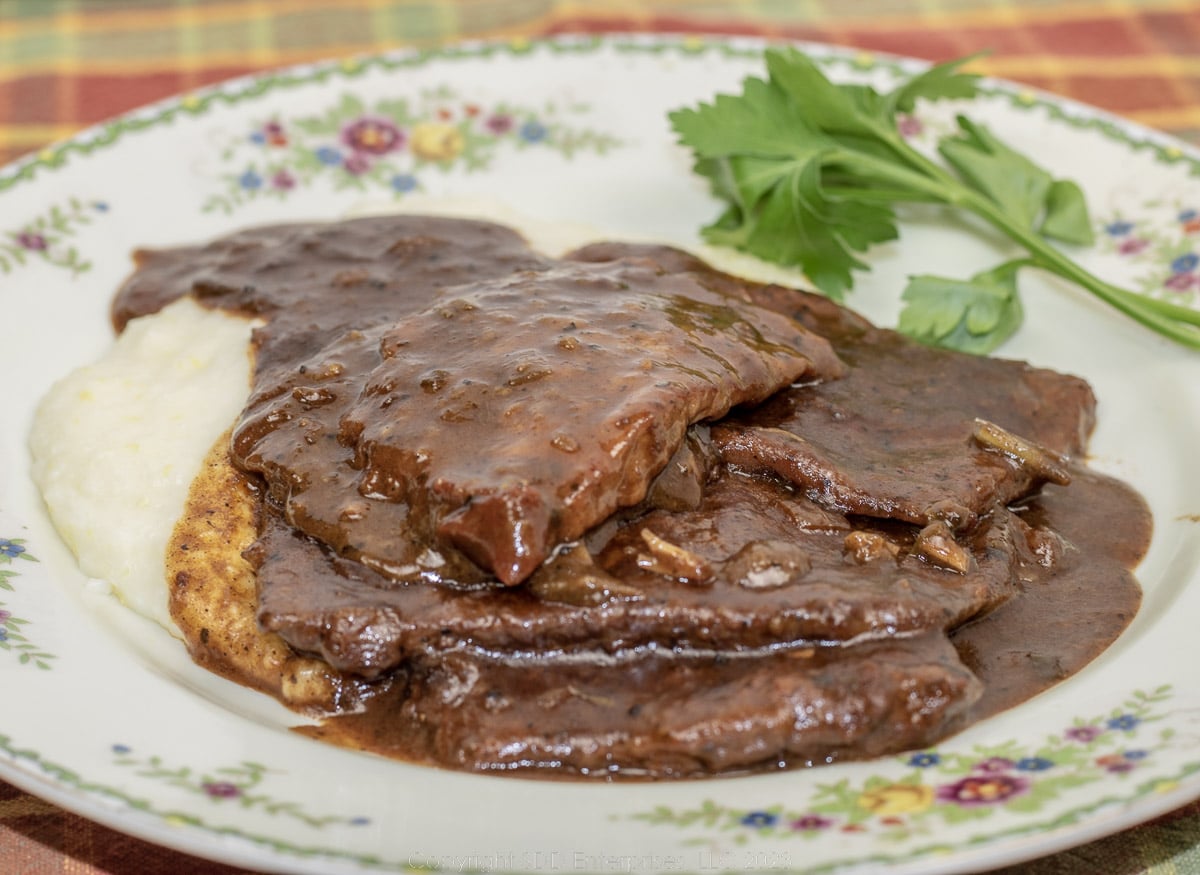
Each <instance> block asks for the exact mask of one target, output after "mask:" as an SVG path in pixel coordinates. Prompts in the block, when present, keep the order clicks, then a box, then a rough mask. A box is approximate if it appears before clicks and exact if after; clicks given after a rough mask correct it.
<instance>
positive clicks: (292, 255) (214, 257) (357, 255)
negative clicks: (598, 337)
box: [112, 215, 547, 364]
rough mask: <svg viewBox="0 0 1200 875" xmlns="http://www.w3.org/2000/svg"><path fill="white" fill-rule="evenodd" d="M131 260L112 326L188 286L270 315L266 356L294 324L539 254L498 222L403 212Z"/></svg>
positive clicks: (367, 319) (360, 317)
mask: <svg viewBox="0 0 1200 875" xmlns="http://www.w3.org/2000/svg"><path fill="white" fill-rule="evenodd" d="M135 261H136V263H137V266H138V269H137V271H136V272H135V273H134V274H133V275H132V276H130V277H129V279H128V280H127V281H126V282H125V284H124V285H123V286H122V287H121V290H120V292H119V293H118V294H117V296H116V298H115V299H114V301H113V307H112V319H113V323H114V324H115V325H116V327H117V329H118V330H120V329H122V328H124V326H125V323H126V322H128V321H129V320H130V319H132V318H134V317H136V316H142V315H145V314H146V313H153V312H155V311H157V310H159V309H161V308H162V307H163V306H165V305H166V304H168V303H170V302H171V301H173V300H175V299H176V298H180V297H183V296H184V295H189V294H191V295H195V296H196V298H197V299H199V300H200V301H202V302H203V303H204V304H206V305H207V306H211V307H214V308H217V307H219V308H221V309H224V310H233V311H236V312H242V313H255V314H262V315H264V316H265V317H267V318H269V319H270V320H271V322H272V323H273V330H271V331H269V332H267V333H266V334H265V335H262V336H260V337H259V339H258V344H259V347H260V350H259V352H260V357H261V356H263V355H265V356H266V358H265V359H263V361H264V362H265V363H267V364H269V363H270V360H271V355H270V353H271V348H272V347H273V346H275V345H276V344H279V343H280V342H281V341H282V340H283V339H285V338H287V337H288V336H289V335H290V334H291V332H292V331H294V330H296V329H302V330H303V331H304V333H305V334H310V333H311V332H312V331H313V330H316V329H324V330H325V331H330V330H334V331H336V330H338V329H340V328H341V327H343V326H354V327H358V328H362V327H364V326H366V325H370V324H374V323H376V322H378V321H381V320H387V321H392V320H395V319H396V318H398V317H399V316H400V315H402V314H403V313H405V312H408V311H410V310H413V309H419V308H420V307H423V306H425V304H426V303H427V302H428V300H429V291H430V289H433V288H436V287H438V286H440V285H449V284H454V283H461V282H463V281H464V280H465V279H482V278H484V277H488V276H504V275H507V274H510V273H512V272H513V271H516V270H528V269H535V268H537V267H540V266H543V265H545V264H546V263H547V259H546V257H545V256H543V255H541V254H539V253H537V252H534V251H533V250H532V249H530V248H529V244H528V243H527V242H526V241H525V238H524V237H522V236H521V235H520V234H519V233H518V232H516V231H514V230H513V229H511V228H506V227H504V226H503V225H497V224H494V223H492V222H476V221H470V220H467V219H452V218H445V217H439V216H405V215H398V216H370V217H364V218H360V219H347V220H345V221H341V222H295V223H291V224H283V225H263V226H260V227H254V228H246V229H244V230H241V231H236V232H234V233H232V234H227V235H225V236H223V237H218V238H217V239H215V240H212V241H210V242H208V243H204V244H201V245H196V246H178V247H171V248H163V249H142V250H139V251H138V252H137V253H135ZM264 346H265V347H266V348H265V349H263V347H264ZM284 349H285V350H287V349H291V346H290V343H289V345H288V346H286V347H284Z"/></svg>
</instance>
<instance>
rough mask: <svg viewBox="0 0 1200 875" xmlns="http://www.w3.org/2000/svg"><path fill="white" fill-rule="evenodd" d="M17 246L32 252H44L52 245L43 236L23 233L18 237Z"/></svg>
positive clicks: (29, 232) (30, 232) (27, 232)
mask: <svg viewBox="0 0 1200 875" xmlns="http://www.w3.org/2000/svg"><path fill="white" fill-rule="evenodd" d="M17 245H18V246H20V247H21V248H22V249H28V250H30V251H32V252H44V251H45V250H46V248H47V247H48V246H49V245H50V243H49V241H47V240H46V238H45V237H43V236H42V235H41V234H35V233H33V232H32V231H22V232H21V233H20V234H18V235H17Z"/></svg>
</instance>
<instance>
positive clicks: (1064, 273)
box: [960, 190, 1200, 349]
mask: <svg viewBox="0 0 1200 875" xmlns="http://www.w3.org/2000/svg"><path fill="white" fill-rule="evenodd" d="M962 194H963V195H964V199H963V200H962V201H961V202H960V204H961V206H963V207H965V208H966V209H968V210H970V211H971V212H973V213H975V214H976V215H977V216H979V217H980V218H982V219H984V220H985V221H987V222H989V223H990V224H992V225H993V226H995V227H996V228H997V229H999V230H1001V231H1003V232H1004V233H1005V234H1007V235H1008V236H1009V237H1010V238H1012V239H1013V240H1014V241H1015V242H1017V243H1019V244H1020V245H1021V246H1023V247H1024V248H1025V250H1026V251H1027V252H1029V254H1030V255H1031V256H1032V257H1033V261H1034V263H1035V264H1036V265H1037V266H1038V267H1040V268H1042V269H1043V270H1047V271H1049V272H1050V273H1053V274H1056V275H1058V276H1060V277H1062V278H1063V279H1066V280H1069V281H1071V282H1073V283H1075V284H1076V285H1078V286H1080V287H1082V288H1083V289H1086V290H1087V291H1089V292H1091V293H1092V294H1094V295H1095V296H1096V297H1098V298H1100V299H1101V300H1102V301H1105V302H1106V303H1108V304H1110V305H1111V306H1113V307H1115V308H1116V309H1117V310H1120V311H1121V312H1122V313H1124V314H1125V315H1127V316H1129V317H1131V318H1133V319H1135V320H1137V321H1138V322H1140V323H1142V324H1143V325H1145V326H1146V327H1147V328H1150V329H1152V330H1154V331H1157V332H1158V333H1159V334H1162V335H1164V336H1166V337H1169V338H1170V339H1172V340H1174V341H1176V342H1178V343H1181V344H1184V345H1185V346H1189V347H1191V348H1192V349H1200V311H1197V310H1193V309H1191V308H1188V307H1180V306H1178V305H1175V304H1171V303H1170V302H1169V301H1158V300H1155V299H1153V298H1147V297H1145V296H1143V295H1138V294H1135V293H1133V292H1130V291H1127V290H1126V289H1122V288H1120V287H1118V286H1115V285H1113V284H1112V283H1109V282H1106V281H1105V280H1102V279H1100V278H1099V277H1097V276H1096V275H1095V274H1093V273H1092V272H1091V271H1089V270H1087V269H1086V268H1085V267H1083V266H1082V265H1081V264H1079V263H1078V262H1076V261H1074V260H1073V259H1071V258H1069V257H1067V256H1066V255H1064V254H1063V253H1062V252H1061V251H1059V249H1058V248H1057V247H1055V246H1053V245H1052V244H1050V243H1049V242H1047V241H1046V240H1045V239H1044V238H1043V237H1042V236H1041V235H1039V234H1037V233H1035V232H1033V231H1030V230H1029V229H1027V228H1024V227H1022V226H1020V225H1018V224H1016V223H1015V222H1013V221H1012V219H1010V218H1009V217H1008V216H1007V215H1006V214H1005V213H1004V212H1003V211H1001V210H999V209H998V208H997V207H996V206H995V204H993V203H992V202H991V201H990V200H988V199H987V198H985V197H983V196H981V195H978V194H976V193H975V192H973V191H970V190H964V191H963V192H962Z"/></svg>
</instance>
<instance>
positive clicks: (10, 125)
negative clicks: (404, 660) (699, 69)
mask: <svg viewBox="0 0 1200 875" xmlns="http://www.w3.org/2000/svg"><path fill="white" fill-rule="evenodd" d="M612 31H670V32H683V33H733V34H749V35H762V36H767V37H774V38H791V39H805V40H815V41H821V42H829V43H835V44H839V45H847V46H854V47H858V48H861V49H864V50H867V51H880V52H894V53H897V54H902V55H908V56H914V57H920V58H926V59H929V60H945V59H947V58H952V57H957V56H960V55H965V54H969V53H973V52H978V51H981V50H985V49H986V50H990V52H991V54H990V55H988V56H987V57H986V58H984V59H983V60H981V61H980V62H979V63H978V64H977V68H978V69H980V70H981V71H982V72H985V73H989V74H992V75H996V76H1000V77H1003V78H1006V79H1012V80H1015V81H1018V82H1021V83H1024V84H1027V85H1029V86H1032V87H1035V88H1044V89H1046V90H1049V91H1052V92H1055V93H1057V94H1061V95H1065V96H1067V97H1072V98H1075V99H1078V100H1082V101H1084V102H1087V103H1091V104H1094V105H1096V106H1100V107H1103V108H1105V109H1108V110H1111V111H1113V112H1116V113H1118V114H1120V115H1123V116H1125V117H1127V118H1129V119H1132V120H1134V121H1137V122H1140V123H1142V124H1145V125H1148V126H1150V127H1154V128H1157V129H1159V130H1162V131H1166V132H1168V133H1172V134H1175V135H1178V136H1180V137H1183V138H1184V139H1187V140H1190V141H1192V142H1193V143H1197V144H1200V2H1186V0H1123V2H1122V0H1103V2H1088V0H1064V2H1056V0H806V2H789V0H123V2H117V0H0V164H2V163H5V162H7V161H8V160H11V159H15V158H17V157H19V156H21V155H23V154H25V153H29V152H34V151H37V150H38V149H39V148H41V147H43V146H45V145H47V144H48V143H50V142H52V141H55V140H58V139H62V138H64V137H68V136H70V135H71V134H72V133H74V132H75V131H77V130H79V129H80V128H82V127H85V126H87V125H89V124H92V123H94V122H98V121H101V120H103V119H106V118H108V117H110V116H112V115H115V114H117V113H120V112H123V111H125V110H129V109H132V108H135V107H137V106H140V105H142V104H144V103H147V102H150V101H153V100H156V99H159V98H162V97H167V96H170V95H173V94H177V93H180V92H184V91H188V90H191V89H193V88H196V87H197V86H200V85H204V84H208V83H211V82H215V81H219V80H222V79H226V78H229V77H232V76H237V75H241V74H244V73H251V72H255V71H259V70H265V69H269V68H273V67H278V66H282V65H287V64H293V63H301V62H306V61H313V60H318V59H324V58H329V57H336V56H345V55H352V54H360V53H370V52H377V51H383V50H386V49H391V48H395V47H398V46H426V45H431V44H435V43H442V42H447V41H454V40H461V39H481V38H495V39H511V38H516V37H533V36H539V35H545V34H554V33H567V32H588V33H594V32H612ZM240 871H242V870H235V869H232V868H229V867H226V866H218V865H215V864H212V863H207V862H204V861H200V860H196V859H193V858H190V857H187V856H184V855H182V854H178V853H175V852H173V851H168V850H165V849H162V848H157V847H154V846H152V845H148V844H146V843H144V842H140V841H138V840H136V839H132V838H128V837H126V836H123V835H120V834H118V833H116V832H113V831H111V830H108V829H105V828H103V827H101V826H98V825H96V824H93V823H91V822H89V821H87V820H86V819H84V818H81V817H78V816H76V815H73V814H69V813H67V812H64V811H62V810H61V809H59V808H56V807H55V806H53V805H50V804H49V803H46V802H43V801H41V800H39V799H37V798H35V797H33V796H30V795H28V794H26V793H23V792H21V791H20V790H18V789H16V788H15V787H12V786H10V785H8V784H5V783H3V782H0V875H9V873H12V875H50V873H74V875H125V873H135V872H136V873H167V872H170V873H173V875H191V873H196V875H199V873H205V875H233V873H235V872H240ZM1151 872H1153V873H1164V875H1165V873H1175V875H1188V873H1192V875H1198V873H1200V803H1195V804H1193V805H1190V806H1187V807H1186V808H1184V809H1181V810H1180V811H1177V812H1175V813H1173V814H1171V815H1168V816H1166V817H1163V818H1160V819H1159V820H1158V821H1156V822H1154V823H1153V824H1149V825H1146V826H1144V827H1140V828H1138V829H1136V830H1132V831H1130V832H1126V833H1123V834H1121V835H1118V836H1114V837H1112V838H1108V839H1104V840H1102V841H1098V842H1095V843H1092V844H1090V845H1086V846H1084V847H1082V848H1078V849H1075V850H1073V851H1069V852H1065V853H1063V854H1059V855H1056V856H1054V857H1051V858H1048V859H1046V860H1043V861H1040V862H1038V863H1034V864H1027V865H1023V866H1019V867H1015V868H1014V869H1012V870H1006V872H1005V875H1017V873H1024V875H1105V873H1121V875H1138V873H1151Z"/></svg>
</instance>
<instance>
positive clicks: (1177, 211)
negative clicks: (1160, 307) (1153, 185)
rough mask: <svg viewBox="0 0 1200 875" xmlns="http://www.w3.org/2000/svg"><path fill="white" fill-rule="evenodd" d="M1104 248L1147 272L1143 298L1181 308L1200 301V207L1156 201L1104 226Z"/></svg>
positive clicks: (1139, 282) (1139, 283) (1142, 278)
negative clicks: (1168, 302)
mask: <svg viewBox="0 0 1200 875" xmlns="http://www.w3.org/2000/svg"><path fill="white" fill-rule="evenodd" d="M1098 236H1099V239H1100V246H1101V248H1102V250H1103V251H1105V252H1108V253H1111V254H1116V255H1118V256H1120V257H1121V258H1123V259H1126V260H1128V261H1129V262H1131V263H1132V264H1134V265H1136V266H1137V267H1138V268H1139V269H1141V273H1140V274H1139V275H1138V276H1137V277H1136V278H1135V279H1134V281H1133V282H1134V284H1135V288H1137V289H1138V290H1139V291H1141V292H1142V293H1143V294H1146V295H1150V296H1152V297H1156V298H1167V299H1169V300H1171V301H1175V302H1177V303H1181V304H1190V303H1194V302H1195V301H1197V300H1200V254H1198V253H1200V204H1197V205H1192V204H1190V203H1178V202H1176V203H1164V202H1162V201H1151V202H1148V203H1145V204H1140V205H1135V206H1134V208H1133V209H1131V210H1129V211H1128V212H1127V213H1120V214H1113V215H1110V216H1108V217H1105V218H1104V219H1102V220H1101V221H1100V223H1099V235H1098Z"/></svg>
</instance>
